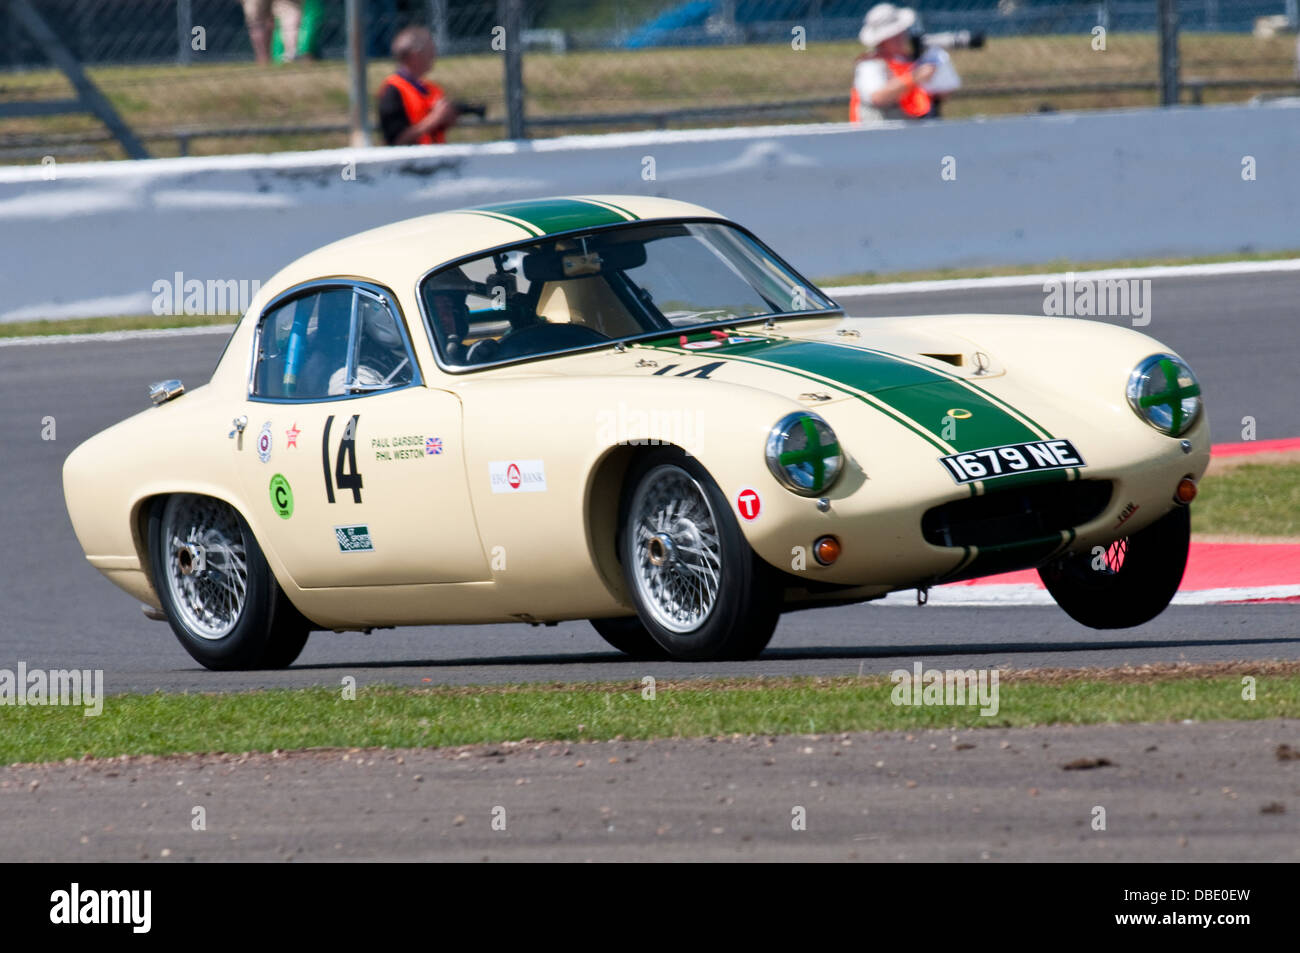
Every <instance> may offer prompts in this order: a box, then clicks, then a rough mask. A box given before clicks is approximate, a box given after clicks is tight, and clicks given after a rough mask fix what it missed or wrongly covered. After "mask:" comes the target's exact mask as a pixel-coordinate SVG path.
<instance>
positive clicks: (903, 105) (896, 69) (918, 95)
mask: <svg viewBox="0 0 1300 953" xmlns="http://www.w3.org/2000/svg"><path fill="white" fill-rule="evenodd" d="M885 65H886V66H888V67H889V71H890V72H891V73H893V74H894V75H895V76H906V77H908V79H909V81H910V78H911V73H912V66H913V64H912V63H909V62H908V61H906V60H889V59H887V60H885ZM933 105H934V103H933V100H931V99H930V94H929V93H927V92H926V91H925V90H923V89H922V88H921V87H920V86H917V85H916V84H915V83H910V85H909V86H908V87H907V91H906V92H905V93H903V95H902V96H901V97H899V100H898V108H899V109H901V110H902V111H903V115H904V116H908V117H910V118H912V119H922V118H924V117H925V116H928V115H929V114H930V110H931V108H933ZM860 107H861V99H860V97H859V96H858V88H857V86H854V87H853V90H852V92H851V93H850V94H849V122H858V121H859V120H858V113H859V110H860Z"/></svg>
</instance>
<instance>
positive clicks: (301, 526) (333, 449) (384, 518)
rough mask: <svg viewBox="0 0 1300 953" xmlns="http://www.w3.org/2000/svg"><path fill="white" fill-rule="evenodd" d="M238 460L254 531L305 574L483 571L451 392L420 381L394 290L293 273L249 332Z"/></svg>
mask: <svg viewBox="0 0 1300 953" xmlns="http://www.w3.org/2000/svg"><path fill="white" fill-rule="evenodd" d="M253 347H254V354H253V361H252V368H251V377H250V381H249V392H248V398H247V400H246V401H245V403H244V405H243V407H242V411H241V415H242V417H243V418H244V419H245V420H246V424H245V434H244V437H243V439H242V440H240V441H237V442H235V446H236V449H235V453H236V456H237V461H236V466H237V468H238V470H239V472H240V475H241V476H240V478H241V480H242V481H243V484H244V489H245V492H246V494H247V497H248V499H250V500H251V501H252V505H253V506H254V507H257V508H259V509H260V510H261V512H260V513H259V514H258V516H259V519H258V520H257V526H258V527H259V534H258V535H259V540H260V542H261V543H262V545H263V546H264V547H268V548H270V549H271V550H273V551H274V552H275V553H276V554H277V555H278V556H279V558H280V560H281V561H282V562H283V564H284V565H285V567H286V568H287V570H288V572H289V574H290V575H291V576H292V577H293V579H294V581H295V582H296V583H297V584H298V585H299V586H301V587H303V588H317V587H338V586H374V585H410V584H419V583H445V582H466V581H473V580H481V579H486V578H489V574H488V571H487V561H486V559H485V557H484V554H483V549H482V546H481V545H480V543H479V539H478V534H477V530H476V528H475V523H474V516H473V510H472V506H471V502H470V498H469V493H468V489H467V486H466V480H465V462H464V452H463V450H464V446H463V440H462V434H461V409H460V402H459V401H458V399H457V398H456V396H455V395H454V394H451V393H449V392H447V391H444V390H438V389H434V388H429V387H425V386H423V383H422V380H421V377H420V373H419V368H418V367H417V366H416V365H415V359H414V355H413V352H412V349H411V346H410V340H409V338H408V337H407V334H406V329H405V324H404V322H403V321H402V318H401V314H400V312H399V311H398V309H397V307H396V305H395V303H394V301H393V296H392V294H391V293H389V292H387V291H386V290H385V289H383V288H380V287H378V286H374V285H369V284H366V283H360V282H317V283H310V284H308V285H304V286H300V287H298V288H295V289H293V290H292V291H290V292H288V293H286V294H285V295H281V296H280V297H278V298H277V299H276V300H274V301H272V302H271V303H270V305H268V307H267V309H266V311H265V312H264V313H263V316H262V317H261V319H260V321H259V324H258V328H257V333H256V335H255V336H254V345H253Z"/></svg>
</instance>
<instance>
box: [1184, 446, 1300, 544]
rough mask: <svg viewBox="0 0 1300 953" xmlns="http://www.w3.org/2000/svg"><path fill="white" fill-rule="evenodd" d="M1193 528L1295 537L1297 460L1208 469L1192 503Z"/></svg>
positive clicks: (1299, 521) (1299, 509)
mask: <svg viewBox="0 0 1300 953" xmlns="http://www.w3.org/2000/svg"><path fill="white" fill-rule="evenodd" d="M1192 531H1193V532H1195V533H1205V534H1210V533H1213V534H1225V535H1234V536H1268V537H1300V461H1288V462H1285V463H1236V464H1234V465H1232V466H1230V467H1222V468H1218V467H1216V468H1215V469H1213V470H1211V472H1210V473H1209V474H1208V475H1207V476H1206V477H1205V479H1204V480H1202V481H1201V485H1200V492H1199V493H1197V495H1196V502H1195V503H1194V504H1192Z"/></svg>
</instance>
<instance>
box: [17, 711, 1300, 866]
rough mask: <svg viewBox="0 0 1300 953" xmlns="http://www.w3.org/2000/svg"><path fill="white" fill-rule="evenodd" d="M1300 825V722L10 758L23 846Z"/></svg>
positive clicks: (875, 835)
mask: <svg viewBox="0 0 1300 953" xmlns="http://www.w3.org/2000/svg"><path fill="white" fill-rule="evenodd" d="M199 808H201V809H202V811H201V812H200V811H198V810H196V809H199ZM1098 808H1102V809H1104V811H1105V815H1104V821H1105V829H1104V830H1099V829H1094V828H1095V826H1097V824H1098V823H1099V821H1100V818H1101V815H1100V813H1099V812H1098ZM200 820H202V822H203V823H202V825H200V823H199V822H200ZM800 821H802V824H800ZM200 826H202V827H204V828H205V829H196V828H198V827H200ZM799 827H802V828H803V829H797V828H799ZM1297 835H1300V721H1297V720H1294V719H1286V720H1270V721H1256V722H1229V723H1195V724H1191V723H1182V724H1158V725H1126V726H1115V725H1093V726H1066V727H1049V728H1016V729H990V728H981V729H968V730H960V731H957V732H953V731H948V730H945V731H918V732H915V733H910V734H901V733H896V732H881V733H849V734H836V735H804V736H781V737H771V736H765V735H758V736H728V737H719V738H704V739H670V740H659V741H622V740H619V741H612V742H594V743H573V742H542V743H539V742H528V741H523V742H514V743H509V744H498V745H485V746H484V745H479V746H470V747H462V748H444V749H420V750H375V749H352V750H339V749H331V750H312V751H300V752H275V753H272V754H232V755H196V756H176V757H152V756H146V757H122V758H112V759H103V760H82V761H66V762H59V763H54V764H44V765H14V766H10V767H6V768H3V769H0V861H45V860H60V861H131V860H140V861H159V860H165V861H214V860H258V861H291V860H313V861H314V860H350V861H359V860H377V861H408V860H453V861H511V860H519V861H544V860H570V861H574V860H597V861H601V860H604V861H640V860H655V861H694V860H698V861H718V860H872V861H898V860H905V861H907V860H914V861H1042V860H1048V861H1137V860H1141V861H1151V860H1159V861H1222V860H1237V861H1292V862H1295V861H1297V860H1300V836H1297Z"/></svg>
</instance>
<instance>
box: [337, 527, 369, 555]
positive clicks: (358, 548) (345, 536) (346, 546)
mask: <svg viewBox="0 0 1300 953" xmlns="http://www.w3.org/2000/svg"><path fill="white" fill-rule="evenodd" d="M334 538H335V539H336V540H337V541H338V544H339V552H341V553H373V552H374V551H375V544H374V541H373V540H372V539H371V538H370V527H369V526H366V525H364V524H363V525H361V526H335V527H334Z"/></svg>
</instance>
